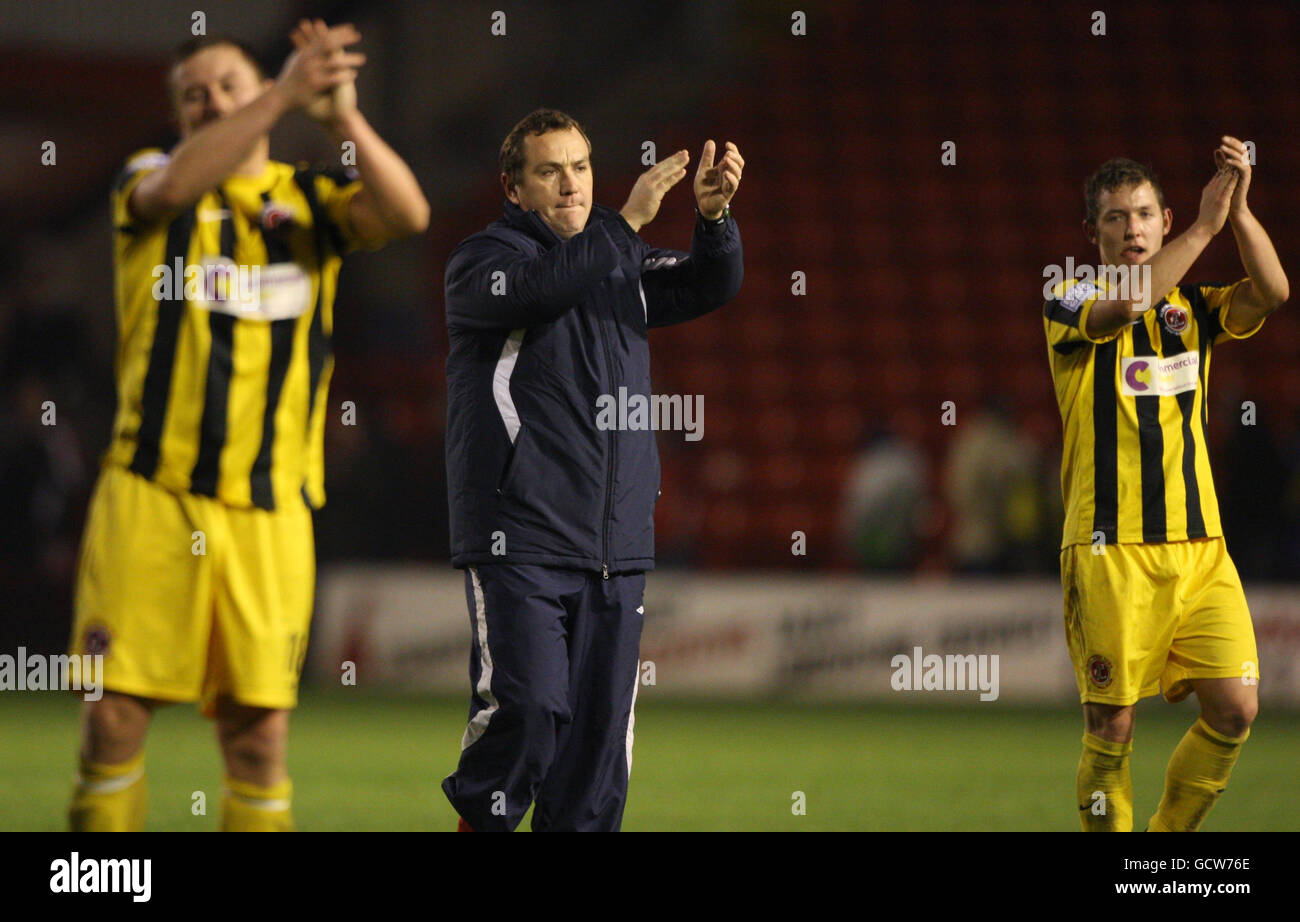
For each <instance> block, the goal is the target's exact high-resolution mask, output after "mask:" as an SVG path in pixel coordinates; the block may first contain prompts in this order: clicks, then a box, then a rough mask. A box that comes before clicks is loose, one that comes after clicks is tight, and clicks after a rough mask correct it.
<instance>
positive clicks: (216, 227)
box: [104, 149, 371, 509]
mask: <svg viewBox="0 0 1300 922" xmlns="http://www.w3.org/2000/svg"><path fill="white" fill-rule="evenodd" d="M166 162H167V155H166V154H164V153H163V152H162V151H160V150H156V149H147V150H143V151H139V152H137V153H136V154H134V155H133V156H132V157H131V158H129V159H128V160H127V164H126V168H125V169H124V170H123V172H122V174H121V176H120V177H119V179H118V181H117V182H116V184H115V185H114V188H113V193H112V215H113V225H114V244H113V253H114V284H115V301H116V310H117V331H118V332H117V354H116V359H115V363H114V367H115V377H116V379H117V416H116V419H115V420H114V423H113V437H112V442H111V444H110V446H109V449H108V451H107V453H106V454H105V457H104V463H105V464H116V465H119V466H121V467H125V468H128V469H129V470H132V471H134V472H136V473H138V474H141V475H143V476H145V477H148V478H149V479H151V480H153V481H155V482H156V483H158V484H159V485H161V486H164V487H167V488H168V489H172V490H178V491H189V492H191V493H196V494H200V495H204V496H213V497H216V498H217V499H219V500H221V501H222V502H225V503H228V504H230V505H232V506H240V507H249V506H255V507H259V508H262V509H276V508H285V507H286V504H288V503H300V502H304V501H305V502H306V503H307V504H308V505H309V506H311V507H313V508H318V507H320V506H321V505H322V504H323V503H324V501H325V470H324V457H323V456H324V430H325V419H324V413H325V400H326V393H327V391H328V388H329V379H330V372H331V370H332V367H333V359H332V356H331V350H330V334H331V330H332V328H333V305H334V295H335V291H336V286H337V281H338V271H339V265H340V263H341V257H342V254H343V253H345V252H347V251H349V250H351V249H355V248H356V247H358V246H362V245H371V244H370V243H369V242H367V241H363V240H360V239H359V238H358V237H357V235H356V234H355V233H354V231H353V229H352V226H351V222H350V221H349V220H348V205H349V203H350V202H351V199H352V196H353V195H355V194H356V193H357V192H358V191H359V190H360V188H361V184H360V183H359V182H355V181H349V180H348V179H347V177H344V176H342V175H337V176H336V175H334V174H332V173H331V174H326V173H323V172H321V171H316V170H306V169H298V170H295V169H294V168H293V167H292V166H290V165H288V164H285V163H279V162H276V161H270V162H268V164H267V166H266V168H265V169H264V170H263V172H262V174H261V175H260V176H231V177H230V178H228V179H227V180H226V181H225V182H223V183H221V185H220V186H218V187H217V188H215V189H213V190H211V191H209V192H207V193H205V194H204V195H203V197H202V198H200V199H199V200H198V201H197V202H196V203H195V204H194V206H193V207H190V208H187V209H185V210H184V211H182V212H180V213H178V214H176V215H174V216H172V217H171V218H170V219H164V220H161V221H157V222H153V223H145V222H141V221H139V220H137V219H136V218H135V217H134V216H133V215H132V213H131V211H130V209H129V207H128V200H129V198H130V195H131V192H132V190H133V189H134V188H135V186H136V184H137V183H138V182H139V181H140V180H141V178H143V177H144V176H145V175H147V174H148V173H149V172H151V171H153V170H157V169H160V168H161V167H162V166H164V165H165V164H166Z"/></svg>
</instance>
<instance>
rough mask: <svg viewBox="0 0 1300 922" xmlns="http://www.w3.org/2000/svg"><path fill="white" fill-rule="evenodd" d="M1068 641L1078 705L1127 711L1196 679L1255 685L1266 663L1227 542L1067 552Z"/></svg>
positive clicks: (1080, 547)
mask: <svg viewBox="0 0 1300 922" xmlns="http://www.w3.org/2000/svg"><path fill="white" fill-rule="evenodd" d="M1061 585H1062V588H1063V589H1064V590H1065V639H1066V642H1067V643H1068V644H1069V647H1070V659H1071V660H1072V661H1073V663H1074V677H1075V681H1076V682H1077V683H1078V685H1079V699H1080V700H1081V701H1084V702H1096V703H1098V704H1116V705H1128V704H1133V703H1135V702H1136V701H1137V700H1138V699H1139V698H1146V697H1148V696H1150V695H1155V694H1159V693H1161V692H1162V691H1163V693H1164V696H1165V698H1166V700H1168V701H1181V700H1182V699H1183V698H1186V697H1187V695H1188V694H1189V693H1190V692H1191V686H1190V685H1189V684H1188V680H1189V679H1218V678H1240V679H1243V680H1245V681H1250V682H1256V681H1258V678H1259V654H1258V653H1257V652H1256V649H1255V629H1254V627H1253V625H1252V624H1251V621H1250V610H1249V609H1248V608H1247V607H1246V594H1245V592H1243V591H1242V588H1241V578H1240V577H1239V576H1238V575H1237V568H1236V567H1235V566H1234V565H1233V563H1232V558H1230V557H1229V556H1228V548H1227V545H1226V544H1225V543H1224V540H1223V539H1222V538H1212V539H1210V540H1207V541H1175V542H1170V543H1168V544H1111V545H1108V546H1106V547H1105V553H1104V554H1100V553H1094V552H1093V547H1092V545H1088V544H1076V545H1072V546H1071V547H1067V548H1066V549H1065V550H1063V551H1061Z"/></svg>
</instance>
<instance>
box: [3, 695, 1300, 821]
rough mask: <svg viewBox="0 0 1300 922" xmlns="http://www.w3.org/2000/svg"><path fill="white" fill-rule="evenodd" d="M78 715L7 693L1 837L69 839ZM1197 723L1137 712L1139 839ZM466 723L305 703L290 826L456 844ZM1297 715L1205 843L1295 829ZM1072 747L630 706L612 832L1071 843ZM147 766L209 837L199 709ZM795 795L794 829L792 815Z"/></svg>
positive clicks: (165, 717)
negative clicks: (35, 833) (1054, 838)
mask: <svg viewBox="0 0 1300 922" xmlns="http://www.w3.org/2000/svg"><path fill="white" fill-rule="evenodd" d="M646 691H652V690H650V689H646ZM77 707H78V702H77V701H76V700H75V699H74V698H73V697H72V696H70V695H65V694H51V693H41V692H36V693H32V692H26V693H20V692H9V693H6V694H3V695H0V831H14V830H58V829H62V828H63V823H64V819H63V816H64V810H65V807H66V799H67V796H68V793H69V790H70V785H71V781H72V775H73V770H74V766H75V759H74V751H75V748H76V744H77ZM1194 713H1195V712H1194V710H1193V709H1192V708H1191V707H1190V706H1189V705H1181V706H1171V705H1167V704H1164V703H1163V702H1160V701H1158V700H1156V699H1151V700H1148V701H1146V702H1144V703H1143V704H1141V705H1139V708H1138V735H1137V745H1136V747H1135V751H1134V760H1133V782H1134V789H1135V794H1136V798H1137V803H1136V805H1135V810H1134V817H1135V822H1136V825H1137V826H1138V828H1141V827H1142V825H1143V824H1144V823H1145V820H1146V818H1147V817H1148V816H1150V814H1151V813H1152V812H1153V811H1154V810H1155V807H1156V803H1157V801H1158V799H1159V796H1160V788H1161V785H1162V783H1163V775H1164V768H1165V762H1166V761H1167V759H1168V757H1169V754H1170V753H1171V752H1172V751H1173V748H1174V746H1175V745H1176V744H1177V743H1178V740H1179V738H1180V737H1181V736H1182V734H1183V732H1184V731H1185V730H1186V728H1187V727H1188V726H1189V725H1190V724H1191V722H1192V720H1193V717H1194ZM465 717H466V705H465V701H464V700H463V699H461V698H456V699H447V698H433V697H427V696H416V695H386V696H382V697H381V696H378V695H373V694H368V693H366V692H361V691H358V690H354V689H344V690H339V691H333V692H328V693H326V692H320V691H309V692H306V693H305V694H304V695H303V701H302V705H301V706H300V708H299V709H298V711H296V712H295V714H294V716H293V720H292V732H291V740H290V757H289V761H290V771H291V774H292V777H293V780H294V786H295V803H294V810H295V819H296V821H297V823H298V827H299V828H300V829H302V830H306V831H311V830H452V829H454V828H455V825H456V818H455V815H454V813H453V812H452V810H451V807H450V806H449V805H448V804H447V802H446V800H445V799H444V797H443V795H442V792H441V790H440V789H439V787H438V784H439V782H440V781H441V779H442V778H443V776H445V775H446V774H447V773H448V772H450V771H451V770H452V769H453V768H454V767H455V762H456V756H457V752H458V750H459V746H460V737H461V733H462V731H463V729H464V721H465ZM1295 717H1296V715H1295V713H1294V712H1292V713H1285V712H1276V713H1275V712H1270V711H1269V710H1268V709H1267V708H1266V709H1265V710H1264V712H1263V716H1261V718H1260V719H1259V720H1258V721H1257V722H1256V724H1255V728H1254V731H1253V734H1252V737H1251V740H1250V742H1249V743H1248V744H1247V745H1246V748H1245V750H1244V751H1243V754H1242V757H1241V761H1240V762H1239V763H1238V765H1237V768H1236V771H1235V772H1234V774H1233V778H1232V784H1231V785H1230V787H1229V789H1228V792H1227V793H1226V794H1225V795H1224V797H1223V799H1222V800H1221V801H1220V803H1219V804H1218V805H1217V806H1216V807H1215V808H1214V811H1213V812H1212V813H1211V814H1210V816H1209V818H1208V819H1207V821H1206V824H1205V829H1206V830H1239V831H1248V830H1293V831H1294V830H1297V829H1300V807H1297V801H1296V799H1295V779H1296V762H1297V755H1298V754H1300V721H1297V720H1296V719H1295ZM1081 735H1082V717H1081V715H1080V713H1079V712H1077V711H1076V710H1074V709H1059V710H1028V709H1017V708H1012V707H1010V706H1002V705H992V706H990V705H977V706H971V707H965V708H937V707H897V706H894V707H886V706H882V705H859V704H833V705H827V704H812V703H790V702H775V701H765V702H678V701H671V702H666V701H655V700H654V698H653V694H643V695H642V696H641V698H640V699H639V700H638V702H637V714H636V751H635V765H634V768H633V771H632V781H631V786H630V794H629V801H628V808H627V814H626V817H625V820H624V829H625V830H628V831H632V830H785V831H813V830H1062V831H1072V830H1077V829H1078V821H1077V819H1076V818H1075V816H1074V810H1075V807H1074V805H1073V799H1074V772H1075V766H1076V764H1077V762H1078V757H1079V741H1080V737H1081ZM148 759H149V761H148V765H149V784H150V814H149V828H150V829H153V830H194V831H202V830H212V829H215V828H216V825H217V814H218V803H219V797H220V795H219V788H220V771H219V768H218V758H217V752H216V744H215V742H214V741H213V738H212V727H211V725H210V724H209V722H208V721H206V720H204V719H203V718H201V717H200V716H199V715H198V714H197V712H196V710H195V709H194V707H192V706H177V707H172V708H167V709H165V710H163V711H161V712H160V713H159V714H158V715H157V716H156V718H155V722H154V728H153V732H152V734H151V738H150V746H149V756H148ZM196 791H203V792H204V794H205V796H206V803H207V810H206V815H200V816H196V815H194V814H193V813H192V811H191V805H192V804H193V803H194V800H193V794H194V792H196ZM796 792H802V793H803V795H804V797H803V800H804V804H805V807H806V812H805V813H804V814H803V815H797V814H796V813H795V812H794V810H793V808H794V807H795V805H796ZM527 826H528V820H525V821H524V824H523V825H522V826H521V828H525V829H526V828H527Z"/></svg>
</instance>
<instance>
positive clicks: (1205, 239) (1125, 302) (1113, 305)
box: [1085, 223, 1214, 338]
mask: <svg viewBox="0 0 1300 922" xmlns="http://www.w3.org/2000/svg"><path fill="white" fill-rule="evenodd" d="M1212 239H1214V234H1213V233H1212V232H1211V231H1210V229H1209V228H1208V227H1206V226H1205V225H1203V224H1200V223H1196V224H1193V225H1192V226H1191V227H1189V228H1188V229H1187V230H1186V231H1184V232H1183V233H1181V234H1179V235H1178V236H1177V237H1175V238H1174V239H1173V240H1171V241H1169V243H1167V244H1165V245H1164V246H1163V247H1161V248H1160V252H1158V253H1156V254H1155V255H1154V256H1152V257H1151V258H1150V259H1149V260H1147V261H1146V262H1145V263H1143V264H1142V265H1141V266H1139V267H1137V268H1139V269H1142V270H1144V271H1143V272H1142V274H1141V276H1140V278H1142V279H1144V280H1149V281H1147V282H1146V284H1142V283H1141V282H1138V281H1137V279H1131V280H1130V287H1129V297H1127V298H1113V299H1104V300H1102V299H1099V300H1097V301H1096V302H1094V303H1093V305H1092V310H1091V311H1090V312H1089V313H1088V324H1087V329H1086V331H1085V332H1087V334H1088V335H1089V336H1091V337H1094V338H1096V337H1102V336H1109V335H1110V334H1111V333H1114V332H1115V331H1116V330H1119V329H1121V328H1123V327H1125V326H1127V325H1128V324H1131V323H1133V321H1134V320H1136V319H1137V318H1138V315H1139V314H1140V313H1141V312H1142V311H1144V310H1146V309H1147V308H1149V307H1151V306H1152V305H1154V304H1156V303H1157V302H1158V301H1159V300H1160V298H1162V297H1164V294H1165V292H1167V291H1169V289H1171V288H1173V287H1174V286H1175V285H1177V284H1178V283H1179V282H1181V281H1182V280H1183V276H1185V275H1186V274H1187V271H1188V270H1189V269H1191V268H1192V264H1193V263H1194V262H1196V258H1197V257H1198V256H1200V255H1201V253H1202V252H1203V251H1204V250H1205V247H1206V246H1207V245H1208V244H1209V242H1210V241H1211V240H1212ZM1147 271H1149V273H1150V274H1149V275H1148V274H1147Z"/></svg>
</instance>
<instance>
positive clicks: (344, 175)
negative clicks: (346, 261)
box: [313, 170, 387, 253]
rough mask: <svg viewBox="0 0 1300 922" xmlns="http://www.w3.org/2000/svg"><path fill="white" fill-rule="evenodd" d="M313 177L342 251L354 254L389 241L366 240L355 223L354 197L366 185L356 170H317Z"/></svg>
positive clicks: (335, 238) (336, 241) (318, 195)
mask: <svg viewBox="0 0 1300 922" xmlns="http://www.w3.org/2000/svg"><path fill="white" fill-rule="evenodd" d="M313 178H314V180H315V184H316V197H317V199H318V200H319V201H320V206H321V209H322V210H323V211H324V212H325V215H326V216H327V217H328V218H329V221H330V224H331V225H332V228H331V231H330V232H331V236H332V237H333V238H334V243H335V245H336V248H337V249H338V251H339V253H351V252H352V251H353V250H360V249H365V250H377V249H379V248H380V247H382V246H383V245H384V244H385V243H386V242H387V241H385V240H382V239H380V240H367V239H365V238H363V237H361V236H360V235H359V234H358V233H357V231H356V229H355V228H354V227H353V226H352V217H351V213H350V209H351V207H352V199H353V198H355V197H356V195H357V193H359V192H360V191H361V190H362V189H363V188H365V187H364V186H363V185H362V183H361V181H360V180H359V179H357V177H356V171H355V170H347V171H343V170H328V171H325V172H321V173H316V174H315V176H314V177H313Z"/></svg>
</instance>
